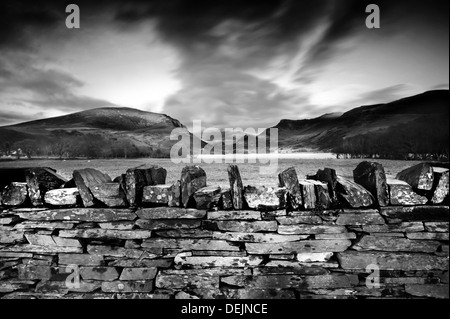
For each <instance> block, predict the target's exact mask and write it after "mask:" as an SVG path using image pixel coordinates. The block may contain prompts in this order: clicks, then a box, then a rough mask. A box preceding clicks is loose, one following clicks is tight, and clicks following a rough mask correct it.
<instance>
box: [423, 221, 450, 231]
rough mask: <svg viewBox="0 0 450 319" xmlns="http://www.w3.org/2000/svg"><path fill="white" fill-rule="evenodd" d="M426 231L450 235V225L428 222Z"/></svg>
mask: <svg viewBox="0 0 450 319" xmlns="http://www.w3.org/2000/svg"><path fill="white" fill-rule="evenodd" d="M424 224H425V230H426V231H428V232H435V233H448V232H449V223H448V222H426V223H424Z"/></svg>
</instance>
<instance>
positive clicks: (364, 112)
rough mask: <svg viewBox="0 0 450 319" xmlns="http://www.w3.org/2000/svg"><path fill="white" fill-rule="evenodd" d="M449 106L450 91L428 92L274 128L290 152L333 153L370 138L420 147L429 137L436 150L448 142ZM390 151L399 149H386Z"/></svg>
mask: <svg viewBox="0 0 450 319" xmlns="http://www.w3.org/2000/svg"><path fill="white" fill-rule="evenodd" d="M448 103H449V91H448V90H439V91H429V92H426V93H423V94H420V95H416V96H412V97H408V98H405V99H401V100H398V101H395V102H392V103H387V104H378V105H369V106H362V107H359V108H356V109H353V110H351V111H349V112H347V113H344V114H342V115H341V116H322V117H319V118H316V119H311V120H282V121H280V123H279V124H278V125H276V126H275V128H277V129H278V135H279V147H280V148H282V149H286V150H291V151H298V150H301V149H305V148H308V149H314V150H321V151H331V150H335V149H336V148H337V147H340V146H342V145H343V144H344V143H345V142H346V141H347V142H349V141H353V140H355V139H358V138H361V137H365V138H369V136H370V137H371V138H374V137H378V138H383V139H384V143H386V144H387V143H389V142H390V141H389V140H390V139H397V140H398V141H397V143H412V144H414V143H416V144H417V143H419V140H421V143H422V142H423V141H422V140H424V139H426V136H427V137H434V140H428V144H431V146H433V147H434V146H436V147H437V144H439V145H440V143H443V142H445V140H446V141H447V142H448V131H449V120H448V113H449V112H448V111H449V104H448ZM400 133H401V134H400ZM399 135H401V136H399ZM380 142H381V143H383V141H380ZM388 147H391V148H392V149H393V148H398V147H400V146H399V145H392V144H391V145H389V146H388V145H386V148H388Z"/></svg>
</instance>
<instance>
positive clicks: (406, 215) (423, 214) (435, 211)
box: [381, 206, 450, 222]
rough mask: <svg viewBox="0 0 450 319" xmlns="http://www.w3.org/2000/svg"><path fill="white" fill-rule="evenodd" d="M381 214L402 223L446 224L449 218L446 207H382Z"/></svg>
mask: <svg viewBox="0 0 450 319" xmlns="http://www.w3.org/2000/svg"><path fill="white" fill-rule="evenodd" d="M381 214H382V215H383V216H385V217H388V218H392V219H400V220H403V221H408V222H410V221H438V222H439V221H443V222H448V218H449V216H450V213H449V207H448V206H415V207H401V206H396V207H382V208H381Z"/></svg>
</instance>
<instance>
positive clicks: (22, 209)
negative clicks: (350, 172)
mask: <svg viewBox="0 0 450 319" xmlns="http://www.w3.org/2000/svg"><path fill="white" fill-rule="evenodd" d="M33 172H34V173H33ZM166 175H167V174H166V172H165V170H164V169H163V168H161V167H157V166H148V167H139V168H136V169H130V170H128V171H127V172H126V173H125V174H123V175H121V176H119V177H117V178H115V179H114V180H113V179H112V178H111V177H109V176H108V175H106V174H104V173H102V172H99V171H96V170H92V169H85V170H80V171H75V172H74V178H73V179H72V180H70V181H67V180H64V179H63V178H61V177H60V176H58V175H57V174H56V172H55V171H53V170H51V169H48V168H45V169H44V168H35V169H24V170H20V169H15V170H14V171H8V170H5V169H3V170H0V180H1V181H2V186H4V188H3V190H2V192H1V196H0V197H1V198H0V201H1V203H2V206H1V209H0V212H1V213H0V297H1V298H4V299H20V298H45V299H48V298H67V299H92V298H94V299H110V298H117V299H121V298H124V299H127V298H150V299H161V298H163V299H172V298H176V299H212V298H221V299H222V298H227V299H255V298H257V299H274V298H280V299H325V298H333V299H334V298H351V299H353V298H361V299H366V298H448V295H449V286H448V268H449V206H448V169H447V168H443V167H436V166H434V165H430V164H427V163H424V164H421V165H419V166H416V167H413V168H411V169H408V170H405V171H403V172H399V174H398V175H397V176H396V178H397V179H393V178H389V177H386V175H385V173H384V169H383V167H382V166H381V165H379V164H377V163H371V162H363V163H361V164H360V165H359V166H358V167H356V168H355V171H354V179H352V180H350V179H345V178H343V177H340V176H338V175H337V174H336V172H335V171H334V170H332V169H324V170H319V171H318V172H317V173H316V174H315V175H311V176H308V177H307V178H306V179H299V178H298V176H297V174H296V171H295V168H291V169H288V170H286V171H284V172H282V173H280V175H279V176H278V178H279V181H280V187H279V188H266V187H259V188H256V187H251V186H246V187H244V186H243V184H242V180H241V176H240V173H239V168H238V167H237V166H230V167H229V170H228V175H229V179H230V189H220V188H219V187H215V186H211V185H208V184H207V176H206V173H205V172H204V170H203V169H201V168H200V167H198V166H191V167H187V168H185V169H183V171H182V174H181V177H180V180H179V181H177V182H176V183H174V184H166Z"/></svg>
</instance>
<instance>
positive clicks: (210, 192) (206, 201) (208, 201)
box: [193, 186, 221, 209]
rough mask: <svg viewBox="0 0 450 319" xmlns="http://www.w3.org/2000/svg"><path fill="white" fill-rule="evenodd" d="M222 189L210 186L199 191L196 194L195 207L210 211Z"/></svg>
mask: <svg viewBox="0 0 450 319" xmlns="http://www.w3.org/2000/svg"><path fill="white" fill-rule="evenodd" d="M220 192H221V188H220V187H219V186H208V187H204V188H201V189H199V190H198V191H196V192H195V193H194V195H193V196H194V200H195V205H196V206H195V207H196V208H197V209H210V208H211V206H212V202H213V200H214V197H215V196H217V195H219V194H220Z"/></svg>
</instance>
